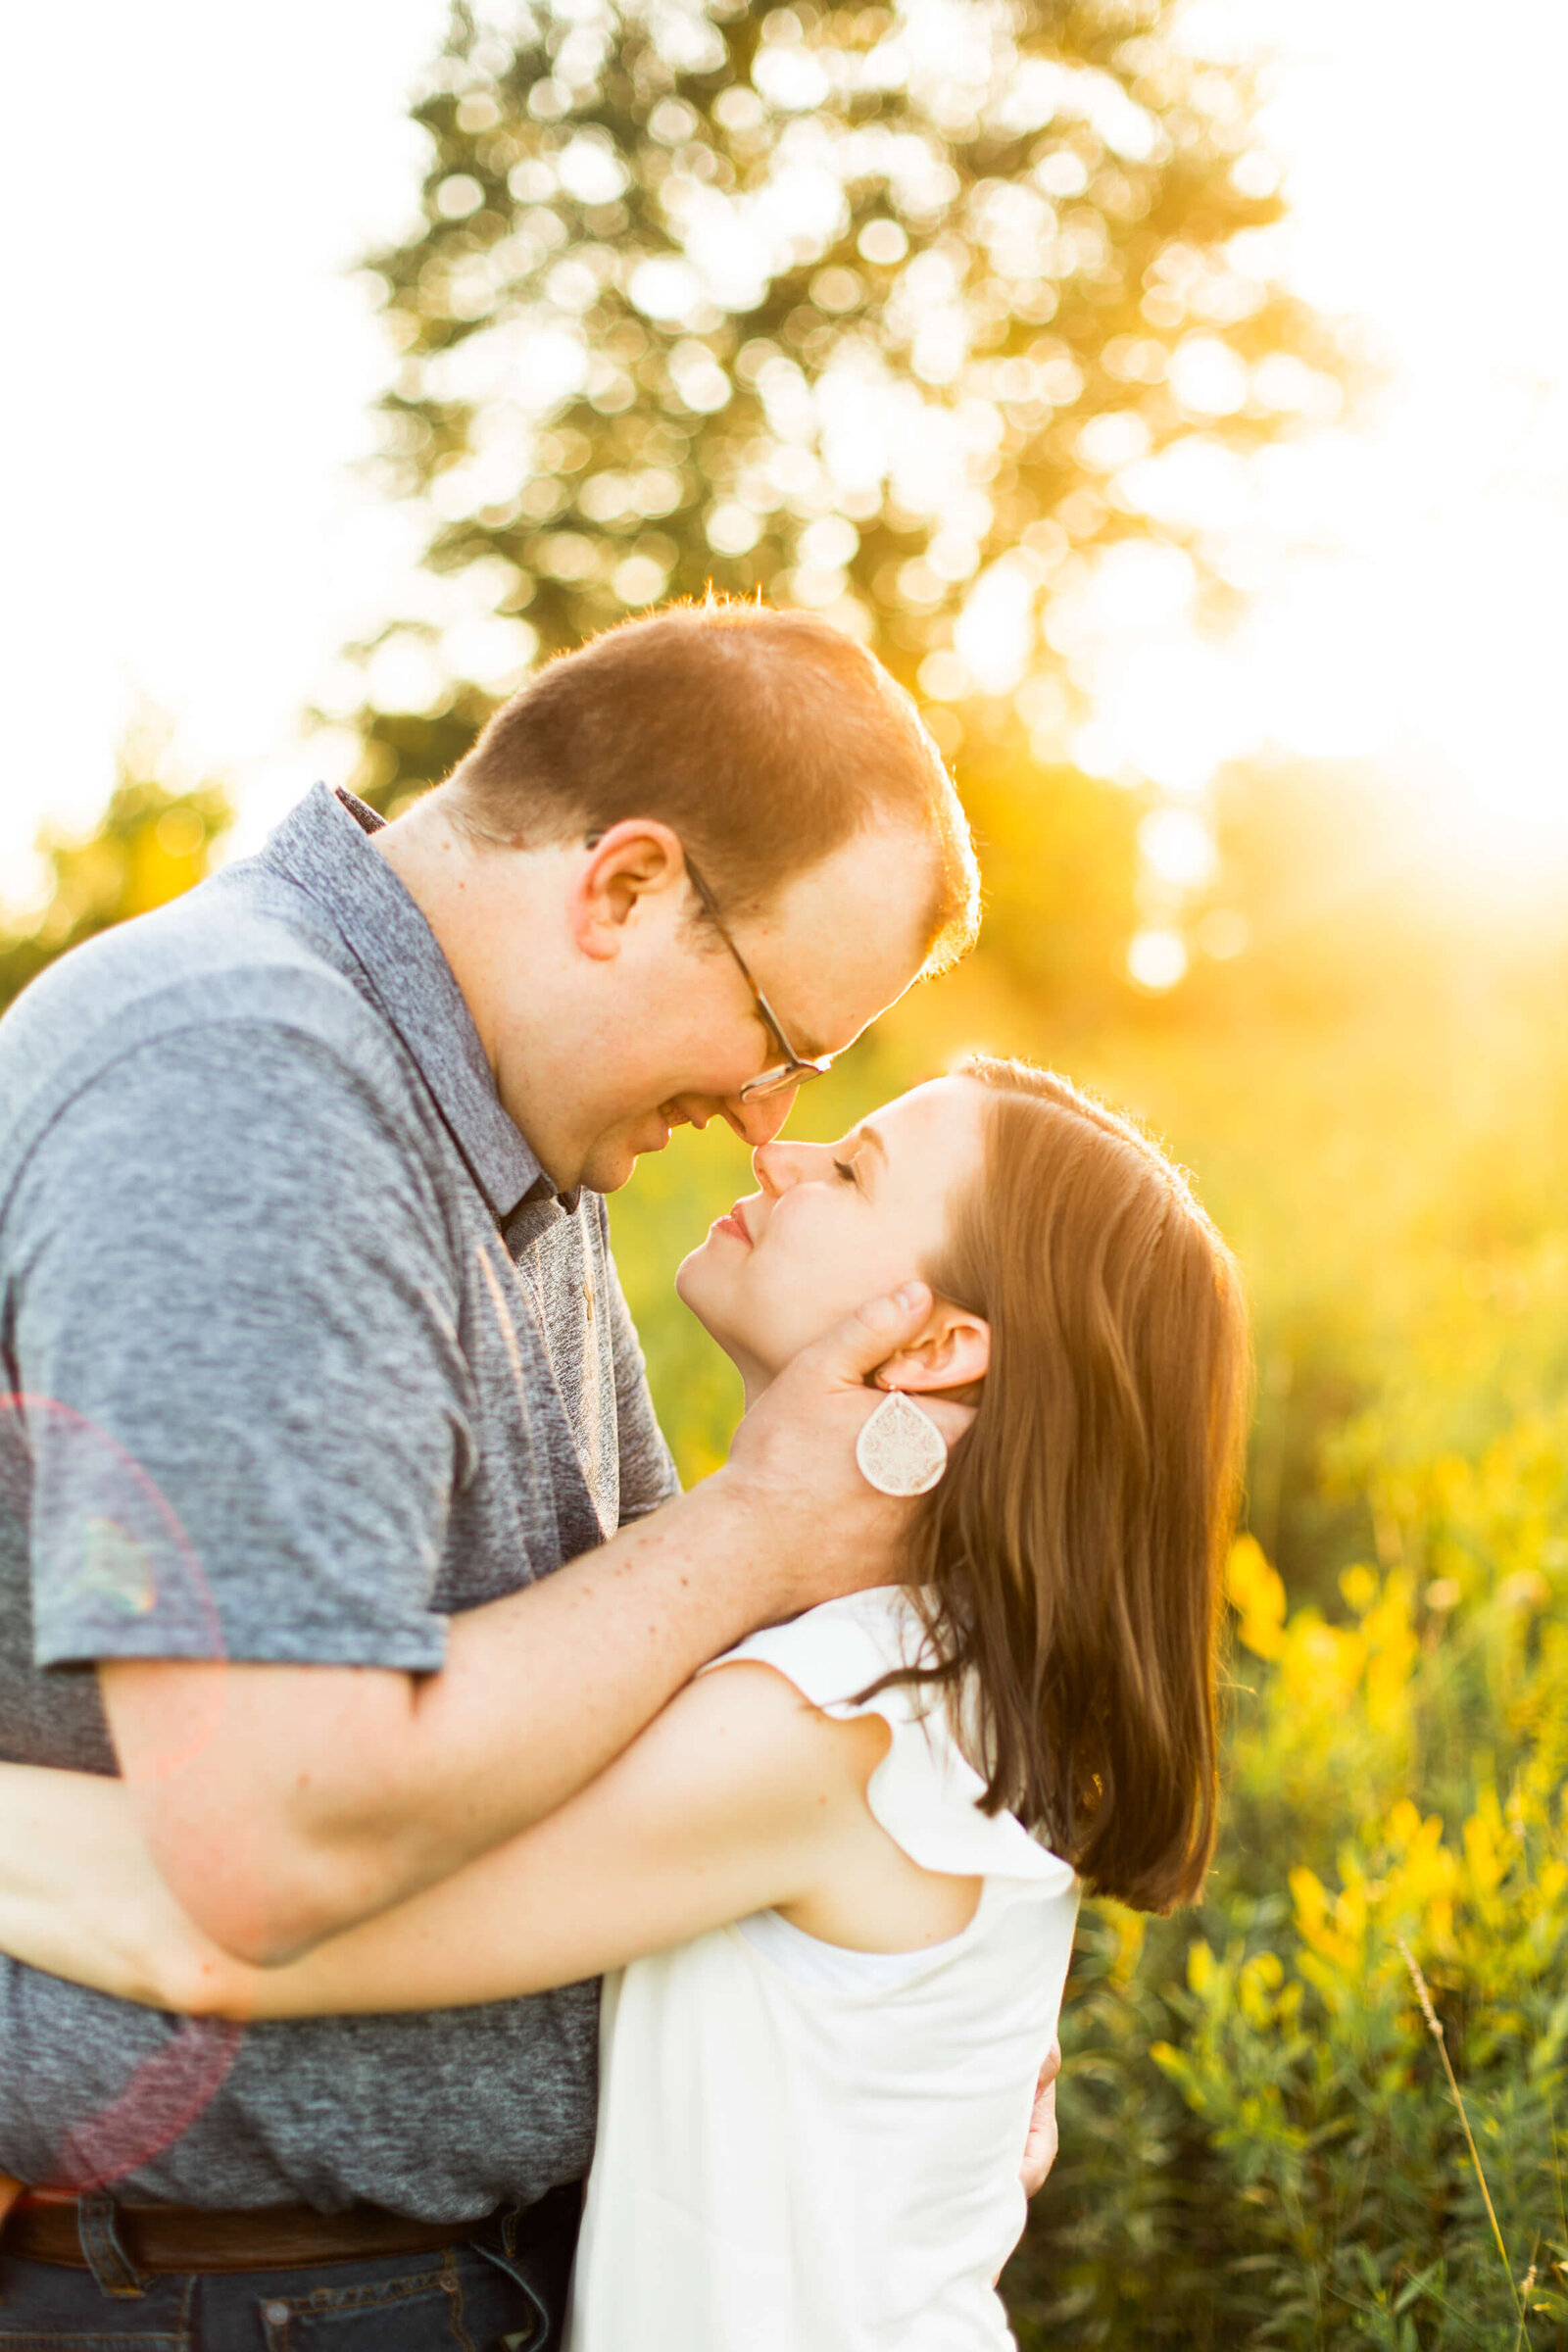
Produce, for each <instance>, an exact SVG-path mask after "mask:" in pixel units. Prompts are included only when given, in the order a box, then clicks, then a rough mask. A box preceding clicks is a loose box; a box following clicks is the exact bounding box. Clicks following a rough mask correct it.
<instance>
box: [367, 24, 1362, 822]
mask: <svg viewBox="0 0 1568 2352" xmlns="http://www.w3.org/2000/svg"><path fill="white" fill-rule="evenodd" d="M414 113H415V117H416V120H417V122H418V123H420V125H421V126H422V127H423V129H424V130H425V131H426V132H427V134H428V136H429V139H430V142H431V159H430V165H429V170H428V172H427V175H426V179H425V183H424V214H425V218H424V222H423V225H422V227H421V228H420V230H419V231H418V233H417V235H415V236H413V237H411V238H410V239H409V240H408V242H407V243H405V244H403V245H401V246H399V247H398V248H396V249H395V250H392V251H389V252H384V253H380V254H377V255H375V256H373V257H372V259H371V262H370V265H369V266H370V268H371V269H372V270H373V271H374V272H375V274H376V275H377V276H378V277H379V278H380V280H381V281H382V283H383V284H384V287H385V289H386V296H387V311H386V317H387V324H388V328H389V332H390V334H391V337H392V339H393V341H394V342H395V344H396V347H397V349H398V351H399V352H400V353H401V355H402V357H401V361H400V365H399V367H398V371H397V374H396V378H395V381H394V384H393V387H392V389H391V391H390V393H389V394H388V396H387V398H386V400H385V402H384V404H383V417H382V425H383V442H384V454H383V456H382V458H381V460H380V478H381V480H382V482H383V484H384V486H385V487H386V489H387V490H388V492H389V493H390V494H392V495H395V496H398V497H402V498H405V499H409V500H411V501H414V502H415V503H416V505H417V513H418V517H419V521H420V525H421V528H422V530H423V532H424V535H425V543H426V548H427V554H426V558H425V565H426V576H425V579H424V582H423V585H422V587H421V589H420V591H419V595H418V597H417V598H416V600H415V604H414V606H413V607H412V608H411V609H410V610H409V611H408V612H406V613H403V614H402V615H400V616H398V617H397V618H396V619H395V620H394V621H393V622H392V623H390V625H389V626H388V628H387V629H386V630H385V631H384V632H383V633H382V634H381V636H380V637H379V638H377V639H376V640H374V641H373V642H372V643H371V644H368V645H366V646H363V647H361V648H359V649H357V652H356V660H357V661H358V662H359V663H360V665H361V668H362V671H363V684H362V695H363V701H362V704H361V707H360V708H359V709H358V711H355V713H354V715H355V723H356V725H357V727H358V728H359V731H360V732H361V734H362V737H363V739H364V742H365V745H366V757H365V764H364V768H363V771H362V774H361V777H360V779H359V783H360V788H361V789H362V790H365V791H367V792H368V793H370V794H371V795H372V796H374V797H375V798H377V800H378V801H379V802H380V803H381V804H382V805H393V804H395V803H396V800H397V798H398V796H399V795H400V793H401V792H403V791H404V790H406V789H408V788H410V787H413V786H417V785H419V784H422V783H424V782H426V781H428V780H429V779H430V778H432V777H434V776H437V775H440V774H442V773H444V772H445V770H446V769H447V768H448V767H449V766H450V765H451V764H452V762H453V761H454V760H456V759H457V758H458V757H460V756H461V754H462V753H463V752H464V751H465V750H466V748H467V745H468V743H469V741H470V740H471V736H472V733H473V730H474V727H475V725H476V724H477V723H478V721H479V720H480V719H482V718H483V716H484V715H485V714H486V713H487V711H488V710H489V708H490V707H491V703H492V701H493V699H494V697H495V696H496V695H497V694H498V693H499V692H501V691H503V690H505V689H506V688H507V687H508V686H509V685H510V684H511V683H512V682H514V680H515V677H516V675H517V674H519V673H520V670H521V669H522V667H523V666H525V665H526V663H527V662H528V661H529V660H530V659H531V658H532V657H533V656H534V655H535V653H541V652H542V653H545V654H549V653H552V652H555V651H557V650H558V649H560V648H562V647H569V646H572V645H574V644H576V643H577V642H579V640H580V639H581V638H583V637H584V636H586V635H588V634H590V633H591V632H592V631H594V630H595V629H598V628H601V627H603V626H605V625H606V624H607V623H609V622H612V621H614V620H616V619H618V618H620V617H621V616H622V615H623V614H625V613H627V612H629V611H633V610H636V609H639V608H641V607H643V606H646V605H649V604H651V603H654V602H655V601H657V600H658V599H660V598H661V597H662V596H664V595H666V594H668V593H686V594H693V593H695V594H698V595H701V594H702V593H703V590H704V587H705V584H707V583H709V582H712V583H713V584H714V585H715V586H716V587H717V588H719V589H721V590H730V591H735V592H739V593H743V594H745V593H751V592H752V591H754V590H760V591H761V592H763V593H765V594H766V595H767V596H768V598H769V599H770V600H771V601H773V602H777V603H786V604H787V603H795V604H805V605H809V606H812V607H815V608H817V609H819V610H822V611H825V612H828V613H831V614H832V615H833V616H834V617H835V618H837V619H838V620H839V621H840V622H841V623H842V624H843V625H844V626H846V627H848V628H850V629H853V630H854V631H855V632H856V633H857V634H858V635H860V636H862V637H866V638H868V639H869V640H871V641H872V642H874V644H875V645H876V647H877V650H878V651H879V652H880V653H881V654H882V655H883V657H884V658H885V659H886V660H887V661H888V662H890V664H891V665H892V666H893V667H894V668H895V670H896V671H897V672H898V673H899V674H900V675H901V676H903V677H905V678H906V679H907V680H909V681H910V682H913V681H914V680H915V679H916V677H917V676H918V677H919V678H920V679H921V680H922V681H923V685H924V691H925V693H926V694H927V696H928V697H935V698H936V699H937V700H938V701H939V702H945V703H950V704H951V703H954V702H956V703H958V704H960V705H961V706H962V708H963V718H962V720H961V722H960V721H959V720H958V719H957V717H956V713H954V712H953V711H939V712H938V714H937V723H938V724H939V725H940V726H941V727H942V729H943V737H944V743H945V746H946V747H947V748H948V749H950V750H951V749H953V748H955V747H956V744H957V742H958V741H959V740H961V739H962V737H963V735H964V733H965V732H966V733H967V734H968V735H969V737H970V738H971V739H977V738H978V739H982V740H987V741H994V740H997V739H1001V740H1004V741H1006V742H1009V743H1011V744H1012V745H1013V747H1014V750H1015V751H1016V750H1017V749H1019V748H1020V747H1021V745H1022V744H1023V742H1024V741H1025V740H1032V741H1033V744H1034V748H1035V756H1036V757H1038V758H1041V759H1044V760H1048V761H1049V760H1055V761H1056V762H1057V763H1058V764H1059V762H1060V760H1061V757H1062V746H1063V742H1064V736H1063V725H1064V721H1065V719H1066V717H1067V716H1068V715H1069V713H1070V711H1071V708H1072V699H1073V697H1072V682H1071V677H1070V669H1069V662H1068V656H1069V654H1070V651H1071V648H1070V646H1068V644H1067V642H1066V639H1065V638H1063V640H1062V642H1061V643H1060V644H1059V645H1057V644H1055V643H1054V642H1052V632H1051V627H1050V624H1049V623H1048V627H1047V638H1048V650H1047V652H1046V654H1045V656H1044V660H1043V663H1036V664H1035V665H1034V666H1033V669H1032V674H1031V675H1030V676H1029V677H1028V679H1027V681H1026V682H1021V681H1022V680H1023V671H1024V668H1025V660H1024V657H1025V656H1026V655H1027V653H1028V648H1029V643H1030V640H1031V637H1032V630H1033V613H1034V611H1035V609H1036V607H1037V606H1038V604H1039V602H1040V600H1041V599H1042V598H1043V597H1044V596H1046V595H1047V594H1049V595H1050V596H1051V598H1052V599H1053V600H1054V601H1055V602H1056V603H1057V604H1060V603H1061V600H1062V599H1063V596H1064V592H1066V591H1068V590H1069V589H1071V588H1073V587H1074V586H1076V585H1077V584H1079V583H1081V581H1082V580H1083V578H1084V577H1085V560H1086V556H1088V555H1092V554H1094V553H1095V552H1097V551H1102V550H1103V549H1105V548H1106V547H1109V546H1111V545H1113V544H1114V543H1115V542H1117V541H1119V540H1123V539H1127V538H1144V539H1153V540H1155V541H1158V542H1161V543H1165V544H1168V545H1173V546H1176V547H1181V548H1183V549H1185V550H1186V551H1187V552H1188V553H1189V554H1190V556H1191V557H1192V558H1193V560H1194V561H1195V563H1196V565H1197V568H1198V573H1199V576H1200V578H1201V579H1202V580H1204V581H1206V582H1207V585H1208V588H1209V590H1210V592H1211V594H1212V595H1213V596H1214V597H1217V598H1219V599H1220V600H1221V601H1223V599H1224V597H1225V595H1226V594H1227V593H1228V592H1227V591H1226V589H1225V584H1224V580H1223V577H1222V569H1223V566H1222V563H1221V562H1220V560H1219V559H1217V557H1216V553H1215V543H1214V542H1213V541H1212V539H1211V538H1210V537H1208V536H1207V535H1205V532H1204V531H1203V530H1202V529H1201V527H1200V523H1199V521H1198V519H1197V518H1196V517H1195V516H1194V515H1191V514H1190V513H1188V512H1187V510H1186V509H1185V508H1184V506H1183V503H1182V500H1181V497H1180V495H1179V467H1180V464H1181V463H1182V462H1183V461H1184V459H1185V458H1191V457H1193V456H1194V455H1195V454H1196V451H1197V449H1198V446H1199V445H1200V444H1201V445H1203V446H1206V447H1207V449H1208V453H1209V456H1210V457H1212V454H1213V448H1212V445H1213V443H1214V442H1215V441H1216V440H1217V441H1219V442H1221V443H1224V444H1228V445H1229V446H1231V447H1233V448H1242V449H1245V448H1249V447H1253V446H1256V445H1257V444H1259V443H1261V442H1264V441H1267V440H1269V439H1272V438H1274V437H1277V436H1278V435H1279V434H1280V433H1282V432H1285V431H1288V430H1292V429H1295V426H1296V425H1297V424H1298V423H1299V420H1300V419H1301V418H1302V417H1312V416H1321V415H1322V414H1323V413H1324V412H1325V410H1332V408H1333V405H1334V402H1335V399H1336V397H1337V385H1336V379H1337V378H1338V377H1340V376H1341V375H1342V374H1343V373H1344V372H1345V357H1344V354H1343V352H1342V351H1341V349H1340V348H1339V346H1338V345H1337V344H1336V343H1335V341H1334V340H1333V338H1332V337H1331V336H1330V334H1329V333H1328V332H1327V331H1326V330H1325V328H1324V326H1323V325H1322V323H1321V322H1320V321H1319V320H1318V319H1316V318H1315V317H1314V315H1313V314H1312V313H1311V312H1310V311H1309V310H1308V309H1307V308H1306V307H1305V306H1304V305H1302V304H1301V303H1300V302H1299V301H1298V300H1296V299H1295V298H1294V297H1292V296H1290V295H1289V294H1287V293H1286V292H1285V291H1284V290H1283V289H1282V288H1281V287H1280V286H1279V285H1278V284H1277V283H1274V282H1271V280H1270V279H1269V277H1268V275H1267V269H1266V266H1265V265H1264V263H1263V262H1262V260H1261V258H1260V255H1259V249H1258V248H1257V247H1256V244H1255V240H1254V243H1253V245H1251V246H1249V242H1248V239H1249V234H1250V232H1251V231H1254V230H1257V229H1260V228H1263V227H1266V226H1267V224H1268V223H1270V222H1271V221H1274V220H1275V219H1276V218H1277V217H1278V215H1279V213H1280V210H1281V205H1280V200H1279V198H1278V197H1277V196H1276V195H1275V194H1274V193H1273V189H1274V184H1275V175H1274V173H1273V171H1272V168H1271V167H1270V166H1269V165H1268V163H1267V161H1266V159H1264V158H1263V157H1261V156H1260V155H1259V154H1257V153H1256V152H1255V150H1254V147H1253V132H1252V127H1251V91H1250V85H1249V82H1248V79H1247V76H1246V75H1245V73H1242V72H1241V71H1240V70H1239V69H1238V68H1237V67H1235V66H1234V65H1232V64H1228V63H1225V62H1221V61H1218V60H1216V59H1214V58H1208V57H1204V56H1202V55H1201V54H1200V53H1199V52H1198V51H1197V50H1196V49H1195V48H1193V47H1192V46H1190V45H1189V44H1188V43H1187V42H1186V41H1185V40H1184V38H1183V37H1182V35H1181V33H1180V30H1179V29H1178V25H1177V12H1176V11H1175V10H1174V9H1173V8H1172V7H1170V6H1169V5H1166V4H1165V0H1056V4H1054V5H1051V6H1046V5H1043V4H1038V0H1010V4H1006V5H1004V0H974V4H973V5H966V6H961V7H957V6H950V7H946V8H940V7H922V8H914V9H908V10H894V9H891V8H886V7H874V8H860V7H857V8H848V7H834V6H831V5H819V4H818V0H791V4H790V5H788V6H784V5H779V4H777V0H768V4H765V5H760V6H755V7H747V6H741V5H739V4H738V0H699V4H697V5H694V6H692V7H690V8H683V9H681V10H678V11H677V10H674V9H667V8H662V7H653V6H650V5H645V4H644V0H618V5H615V6H613V7H606V8H605V9H603V10H599V11H596V12H593V13H592V14H585V13H584V11H583V10H582V9H580V8H578V7H575V6H567V5H565V4H564V0H535V4H534V5H533V6H531V7H515V8H510V9H506V10H491V11H486V12H483V13H481V12H480V11H478V10H476V9H475V10H470V9H469V8H468V7H466V6H464V5H459V6H457V7H455V9H454V13H453V17H452V23H451V29H450V33H449V37H448V40H447V43H446V46H445V49H444V52H443V54H442V56H441V58H440V59H439V60H438V61H437V63H436V64H435V66H434V67H433V68H432V70H431V71H430V73H428V74H427V76H426V77H425V82H424V86H423V90H422V93H421V95H420V96H419V98H418V99H417V103H416V105H415V108H414ZM1168 460H1173V461H1174V462H1175V466H1176V470H1175V471H1173V469H1172V465H1171V464H1170V463H1167V461H1168ZM977 583H978V586H977ZM421 600H422V601H421ZM965 614H967V619H965ZM1013 640H1016V641H1017V646H1018V658H1017V659H1016V660H1015V661H1012V660H1010V659H1009V658H1008V657H1007V655H1006V647H1007V645H1008V644H1009V643H1011V642H1012V641H1013ZM1015 688H1016V689H1017V693H1016V696H1015V697H1014V689H1015ZM353 699H354V697H353V691H352V689H348V690H346V694H345V698H344V705H343V711H342V713H341V714H343V715H347V714H348V711H349V710H350V708H351V707H352V705H353Z"/></svg>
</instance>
